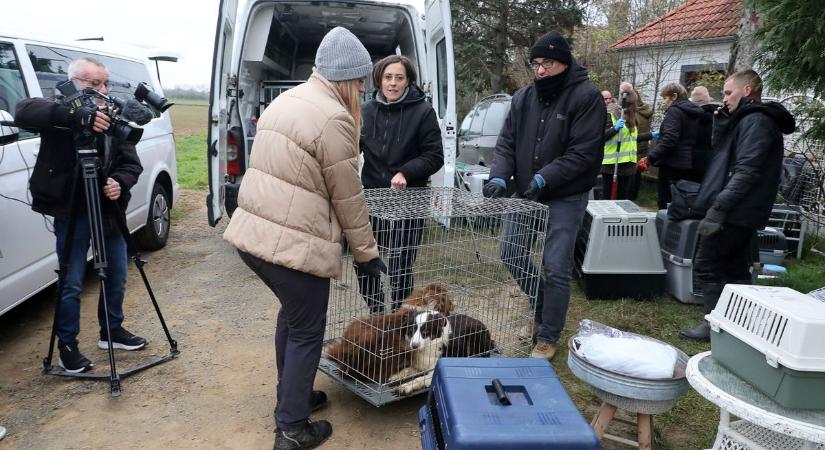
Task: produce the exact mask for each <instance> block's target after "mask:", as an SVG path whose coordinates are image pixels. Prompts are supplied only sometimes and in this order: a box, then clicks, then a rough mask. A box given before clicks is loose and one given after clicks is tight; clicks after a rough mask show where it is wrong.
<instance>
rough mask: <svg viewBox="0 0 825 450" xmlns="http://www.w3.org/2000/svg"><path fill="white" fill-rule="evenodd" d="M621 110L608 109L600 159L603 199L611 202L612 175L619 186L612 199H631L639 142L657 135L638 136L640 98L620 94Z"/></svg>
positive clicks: (631, 93)
mask: <svg viewBox="0 0 825 450" xmlns="http://www.w3.org/2000/svg"><path fill="white" fill-rule="evenodd" d="M620 97H621V98H620V104H621V108H620V109H619V108H608V120H609V123H607V124H606V129H605V131H604V139H605V143H604V158H603V159H602V168H601V171H600V172H601V174H602V195H601V198H602V199H603V200H610V199H611V187H612V185H613V176H614V174H615V175H616V178H617V181H618V186H617V188H618V189H617V191H616V198H615V200H626V199H629V198H630V195H631V192H632V188H633V183H634V182H635V181H634V178H635V176H636V160H637V157H638V156H637V152H638V146H637V143H638V142H647V141H649V140H650V139H651V138H654V139H655V138H656V136H655V134H656V132H652V133H651V132H649V133H639V128H638V123H637V111H638V105H639V99H638V97H637V96H636V93H635V92H634V91H633V90H630V91H622V93H621V96H620Z"/></svg>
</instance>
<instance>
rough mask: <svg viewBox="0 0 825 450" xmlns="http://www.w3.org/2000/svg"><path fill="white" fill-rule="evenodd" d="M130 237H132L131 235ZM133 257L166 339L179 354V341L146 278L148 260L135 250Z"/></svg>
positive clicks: (171, 348)
mask: <svg viewBox="0 0 825 450" xmlns="http://www.w3.org/2000/svg"><path fill="white" fill-rule="evenodd" d="M128 239H131V236H130V237H129V238H128ZM132 259H133V260H134V262H135V266H137V269H138V272H140V278H142V279H143V285H144V286H146V292H148V293H149V298H150V299H151V300H152V306H154V307H155V312H156V313H157V314H158V319H159V320H160V326H162V327H163V332H164V333H166V339H167V340H168V341H169V348H170V350H171V352H172V354H177V353H178V341H176V340H174V339H172V335H171V334H170V333H169V328H168V327H167V326H166V321H165V320H163V314H162V313H161V312H160V306H158V302H157V300H156V299H155V293H154V292H153V291H152V286H151V285H149V279H148V278H146V272H144V270H143V266H144V265H145V264H146V261H144V260H142V259H140V254H139V253H137V252H135V254H134V256H133V257H132Z"/></svg>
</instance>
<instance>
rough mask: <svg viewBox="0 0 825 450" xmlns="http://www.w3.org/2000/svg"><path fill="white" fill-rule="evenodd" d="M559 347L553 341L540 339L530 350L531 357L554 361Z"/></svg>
mask: <svg viewBox="0 0 825 450" xmlns="http://www.w3.org/2000/svg"><path fill="white" fill-rule="evenodd" d="M558 349H559V346H558V345H557V344H555V343H553V342H544V341H539V342H538V344H536V346H535V347H533V351H532V352H530V357H531V358H539V359H546V360H548V361H552V360H553V357H554V356H556V350H558Z"/></svg>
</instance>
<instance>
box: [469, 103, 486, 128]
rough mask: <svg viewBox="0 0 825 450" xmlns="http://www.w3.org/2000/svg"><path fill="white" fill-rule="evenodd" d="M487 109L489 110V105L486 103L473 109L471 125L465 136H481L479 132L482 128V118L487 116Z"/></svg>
mask: <svg viewBox="0 0 825 450" xmlns="http://www.w3.org/2000/svg"><path fill="white" fill-rule="evenodd" d="M488 109H490V104H489V103H486V102H485V103H481V104H480V105H478V106H476V107H475V109H474V110H473V113H474V114H473V123H471V124H470V129H469V130H467V134H473V135H476V136H480V135H481V130H482V129H483V127H484V118H485V116H486V115H487V110H488Z"/></svg>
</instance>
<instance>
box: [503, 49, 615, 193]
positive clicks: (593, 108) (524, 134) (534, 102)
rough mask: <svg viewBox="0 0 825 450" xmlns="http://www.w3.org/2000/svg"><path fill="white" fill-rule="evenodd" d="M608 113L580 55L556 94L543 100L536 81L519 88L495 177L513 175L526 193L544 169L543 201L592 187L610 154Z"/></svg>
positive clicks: (507, 123) (512, 104)
mask: <svg viewBox="0 0 825 450" xmlns="http://www.w3.org/2000/svg"><path fill="white" fill-rule="evenodd" d="M606 115H607V110H606V109H605V107H604V99H603V98H602V95H601V93H600V92H599V90H598V89H597V88H596V86H595V85H594V84H593V83H592V82H591V81H590V78H589V77H588V76H587V69H585V68H584V67H582V66H580V65H578V63H576V61H572V62H571V64H570V67H569V68H568V69H567V76H566V79H565V82H564V87H563V88H562V89H561V91H560V93H559V94H558V95H556V96H555V97H553V98H552V99H549V100H546V101H541V100H539V98H538V95H537V93H536V88H535V85H534V83H530V84H529V85H527V86H525V87H523V88H521V89H519V90H518V91H517V92H516V93H515V94H513V99H512V101H511V104H510V112H509V113H508V114H507V119H506V120H505V122H504V126H503V127H502V128H501V133H499V135H498V141H497V142H496V149H495V156H494V157H493V164H492V166H491V168H490V178H496V177H498V178H501V179H504V180H509V179H510V177H513V178H514V179H515V183H516V191H517V192H520V193H523V192H524V191H526V190H527V188H528V186H529V185H530V181H531V180H532V179H533V175H535V174H537V173H538V174H540V175H541V176H542V177H543V178H544V181H545V183H546V186H545V188H544V189H542V190H541V193H540V195H539V201H541V202H547V201H549V200H551V199H554V198H560V197H566V196H569V195H573V194H579V193H582V192H586V191H588V190H590V189H591V188H592V187H593V185H594V184H595V183H596V175H597V174H598V173H599V168H600V167H601V165H602V158H603V156H604V125H605V121H606V120H607V118H606Z"/></svg>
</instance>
